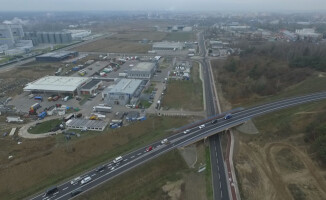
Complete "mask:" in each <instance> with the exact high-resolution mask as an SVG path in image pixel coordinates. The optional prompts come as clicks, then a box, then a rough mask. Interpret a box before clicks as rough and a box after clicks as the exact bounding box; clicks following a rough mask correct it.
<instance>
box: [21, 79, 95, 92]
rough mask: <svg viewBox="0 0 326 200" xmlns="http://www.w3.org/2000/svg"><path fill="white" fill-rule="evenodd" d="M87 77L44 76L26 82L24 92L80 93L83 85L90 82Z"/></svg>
mask: <svg viewBox="0 0 326 200" xmlns="http://www.w3.org/2000/svg"><path fill="white" fill-rule="evenodd" d="M90 81H91V79H90V78H87V77H68V76H45V77H43V78H40V79H38V80H36V81H33V82H31V83H28V84H27V85H26V87H24V91H25V92H32V93H52V94H72V95H75V94H78V95H79V94H80V90H81V88H82V86H83V85H85V84H87V83H88V82H90Z"/></svg>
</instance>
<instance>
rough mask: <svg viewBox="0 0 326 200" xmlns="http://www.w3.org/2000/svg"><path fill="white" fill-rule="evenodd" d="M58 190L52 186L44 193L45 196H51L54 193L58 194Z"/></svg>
mask: <svg viewBox="0 0 326 200" xmlns="http://www.w3.org/2000/svg"><path fill="white" fill-rule="evenodd" d="M58 191H59V189H58V187H57V186H53V187H51V188H49V189H47V190H46V191H45V196H49V195H53V194H54V193H56V192H58Z"/></svg>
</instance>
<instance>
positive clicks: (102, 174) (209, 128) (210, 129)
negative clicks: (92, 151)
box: [31, 92, 326, 200]
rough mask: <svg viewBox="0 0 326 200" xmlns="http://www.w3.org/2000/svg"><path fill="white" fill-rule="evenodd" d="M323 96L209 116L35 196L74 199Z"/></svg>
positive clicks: (322, 93)
mask: <svg viewBox="0 0 326 200" xmlns="http://www.w3.org/2000/svg"><path fill="white" fill-rule="evenodd" d="M323 99H326V92H321V93H314V94H310V95H305V96H300V97H294V98H290V99H284V100H281V101H276V102H271V103H267V104H262V105H259V106H255V107H251V108H247V109H243V110H241V111H238V112H235V113H232V118H231V119H227V120H225V119H224V118H223V116H224V115H220V116H218V117H217V122H216V123H211V119H209V120H207V121H204V122H201V124H193V125H192V127H191V128H188V129H189V130H190V132H189V133H187V134H184V133H183V131H182V130H180V132H179V133H177V134H174V135H172V136H170V137H168V138H167V140H168V141H169V142H168V143H166V144H161V141H157V142H155V143H153V144H150V145H148V146H152V147H153V150H152V151H149V152H147V151H146V148H147V147H148V146H146V147H143V148H140V149H138V150H136V151H133V152H131V153H128V154H126V155H121V156H122V157H123V160H122V161H121V162H120V163H117V164H114V163H113V161H108V162H107V163H106V164H104V169H103V170H102V171H99V172H98V171H96V169H97V167H96V168H94V169H93V170H90V171H88V172H86V173H84V174H83V175H82V176H81V177H82V178H84V177H87V176H90V177H91V178H92V180H91V181H90V182H88V183H86V184H83V185H81V183H80V182H77V183H75V184H71V183H70V181H67V182H64V183H62V184H60V185H58V186H57V187H58V191H57V192H56V193H54V194H52V195H48V196H45V195H44V191H43V192H42V193H40V194H38V195H36V196H35V197H33V198H31V199H33V200H36V199H37V200H39V199H70V198H72V197H71V192H72V191H75V190H79V189H80V190H82V193H83V192H86V191H88V190H90V189H92V188H94V187H97V186H98V185H100V184H102V183H104V182H106V181H108V180H111V179H113V178H114V177H116V176H118V175H120V174H122V173H125V172H127V171H129V170H131V169H133V168H135V167H137V166H139V165H141V164H143V163H145V162H148V161H150V160H152V159H153V158H156V157H158V156H160V155H162V154H164V153H166V152H169V151H171V150H173V149H175V148H178V147H183V146H187V145H189V144H192V143H195V142H197V141H199V140H202V139H203V138H206V137H209V136H212V135H214V134H216V133H218V132H221V131H223V130H226V129H229V128H232V127H234V126H237V125H239V124H242V123H244V122H246V121H247V120H249V119H251V118H253V117H257V116H260V115H264V114H267V113H270V112H274V111H276V110H280V109H284V108H288V107H291V106H295V105H299V104H303V103H309V102H313V101H319V100H323ZM202 124H204V125H205V127H204V128H201V129H200V128H199V125H202ZM216 162H220V160H219V159H217V160H216ZM216 166H217V167H218V168H219V166H220V165H219V164H218V165H216ZM98 167H99V166H98ZM112 167H114V168H112ZM219 170H221V169H219ZM73 178H74V177H73ZM73 178H72V179H73ZM221 187H222V185H221ZM82 193H81V194H82ZM223 198H224V197H223Z"/></svg>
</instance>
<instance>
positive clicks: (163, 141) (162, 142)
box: [161, 139, 169, 144]
mask: <svg viewBox="0 0 326 200" xmlns="http://www.w3.org/2000/svg"><path fill="white" fill-rule="evenodd" d="M167 143H169V141H168V139H164V140H162V141H161V144H167Z"/></svg>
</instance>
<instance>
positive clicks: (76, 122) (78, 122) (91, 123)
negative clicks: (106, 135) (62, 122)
mask: <svg viewBox="0 0 326 200" xmlns="http://www.w3.org/2000/svg"><path fill="white" fill-rule="evenodd" d="M107 125H108V122H106V121H102V120H88V119H76V118H73V119H70V120H68V121H67V122H66V127H67V128H68V129H79V130H84V131H86V130H90V131H104V129H105V127H106V126H107Z"/></svg>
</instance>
